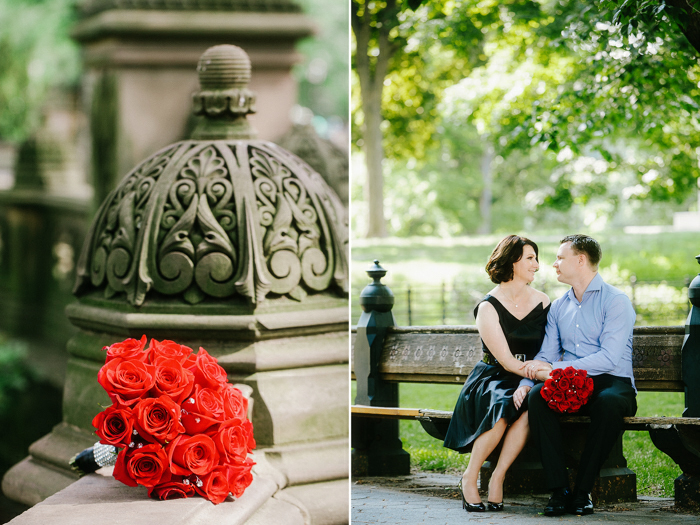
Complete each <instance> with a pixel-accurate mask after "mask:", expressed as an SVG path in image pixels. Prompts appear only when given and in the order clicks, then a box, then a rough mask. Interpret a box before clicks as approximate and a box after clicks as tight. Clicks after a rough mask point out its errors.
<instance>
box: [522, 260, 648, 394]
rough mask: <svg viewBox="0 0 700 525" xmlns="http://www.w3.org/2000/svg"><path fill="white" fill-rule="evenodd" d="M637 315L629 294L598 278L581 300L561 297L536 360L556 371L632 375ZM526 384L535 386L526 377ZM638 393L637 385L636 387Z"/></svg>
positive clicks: (570, 295)
mask: <svg viewBox="0 0 700 525" xmlns="http://www.w3.org/2000/svg"><path fill="white" fill-rule="evenodd" d="M635 318H636V314H635V313H634V308H632V303H631V302H630V300H629V298H628V297H627V296H626V295H625V294H624V292H622V291H620V290H618V289H617V288H615V287H614V286H611V285H609V284H607V283H606V282H605V281H603V278H602V277H601V276H600V274H598V273H597V274H596V275H595V277H594V278H593V280H592V281H591V282H590V284H589V285H588V288H586V291H585V292H584V294H583V300H582V301H581V302H579V301H578V299H576V295H575V294H574V289H573V288H571V289H570V290H569V291H568V292H567V293H565V294H564V295H563V296H562V297H560V298H559V299H556V300H555V301H554V302H553V303H552V306H551V308H550V310H549V315H548V316H547V328H546V334H545V336H544V341H543V342H542V347H541V348H540V351H539V352H538V354H537V355H536V356H535V359H538V360H540V361H546V362H548V363H551V365H552V367H553V368H566V367H567V366H573V367H574V368H577V369H582V370H587V371H588V374H589V375H591V376H597V375H600V374H610V375H614V376H618V377H629V378H630V379H631V380H632V386H633V387H634V376H633V373H632V329H633V327H634V321H635ZM520 384H521V385H528V386H532V385H533V382H532V381H531V380H530V379H527V378H524V379H523V380H522V381H521V382H520ZM635 390H636V387H635Z"/></svg>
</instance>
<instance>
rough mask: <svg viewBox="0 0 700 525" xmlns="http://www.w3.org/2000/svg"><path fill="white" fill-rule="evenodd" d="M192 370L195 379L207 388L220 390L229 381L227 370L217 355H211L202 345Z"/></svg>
mask: <svg viewBox="0 0 700 525" xmlns="http://www.w3.org/2000/svg"><path fill="white" fill-rule="evenodd" d="M192 371H193V372H194V379H195V381H196V382H197V383H199V384H200V385H202V386H203V387H205V388H211V389H213V390H219V389H220V388H221V386H222V385H223V384H225V383H226V382H227V381H228V376H227V375H226V370H224V369H223V368H221V366H220V365H219V362H218V361H217V360H216V357H212V356H210V355H209V353H208V352H207V351H206V350H205V349H204V348H202V347H201V346H200V347H199V352H198V353H197V359H196V361H195V366H194V368H193V369H192Z"/></svg>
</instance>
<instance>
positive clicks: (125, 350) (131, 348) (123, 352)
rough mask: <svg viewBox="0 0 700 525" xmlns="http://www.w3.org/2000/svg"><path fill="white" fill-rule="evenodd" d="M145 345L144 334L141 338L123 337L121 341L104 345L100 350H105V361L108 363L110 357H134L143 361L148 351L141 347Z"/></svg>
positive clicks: (126, 358) (129, 358)
mask: <svg viewBox="0 0 700 525" xmlns="http://www.w3.org/2000/svg"><path fill="white" fill-rule="evenodd" d="M145 346H146V336H145V335H144V336H142V337H141V340H137V339H125V340H124V341H122V342H121V343H114V344H113V345H110V346H105V347H104V348H102V350H107V357H106V359H105V362H106V363H108V362H109V361H111V360H112V359H116V358H122V359H125V360H131V359H135V360H137V361H144V360H145V359H146V357H148V353H147V352H144V351H143V349H144V347H145Z"/></svg>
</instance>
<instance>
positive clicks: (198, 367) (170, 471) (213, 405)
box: [92, 335, 255, 504]
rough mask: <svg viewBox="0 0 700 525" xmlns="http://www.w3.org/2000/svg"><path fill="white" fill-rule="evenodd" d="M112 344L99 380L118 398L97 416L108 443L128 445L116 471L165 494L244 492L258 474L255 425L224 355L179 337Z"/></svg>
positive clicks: (218, 498)
mask: <svg viewBox="0 0 700 525" xmlns="http://www.w3.org/2000/svg"><path fill="white" fill-rule="evenodd" d="M104 350H106V351H107V358H106V362H105V364H104V366H103V367H102V368H101V369H100V371H99V373H98V374H97V381H98V382H99V383H100V385H102V387H103V388H104V389H105V390H106V391H107V394H109V397H110V399H111V400H112V405H111V406H109V407H107V408H106V409H105V410H104V411H102V412H100V413H99V414H97V416H95V418H94V419H93V420H92V424H93V426H94V427H95V429H96V433H97V435H98V436H99V437H100V443H102V444H103V445H112V446H114V447H117V448H118V449H120V450H119V452H118V453H117V456H116V464H115V465H114V477H115V479H117V480H119V481H121V482H122V483H124V484H125V485H129V486H132V487H135V486H137V485H142V486H144V487H147V488H148V495H149V496H150V497H152V498H158V499H162V500H164V499H174V498H186V497H189V496H193V495H194V494H199V495H200V496H202V497H204V498H206V499H208V500H209V501H211V502H212V503H215V504H217V503H221V502H222V501H224V500H225V499H226V497H227V496H228V495H229V494H233V495H234V496H235V497H239V496H241V495H242V494H243V491H244V490H245V489H246V487H248V485H250V483H251V482H252V481H253V477H252V475H251V468H252V466H253V465H254V463H253V461H252V460H251V459H250V458H249V457H248V454H249V453H250V452H252V450H253V449H254V448H255V440H254V438H253V425H252V424H251V422H250V421H249V420H248V417H247V412H248V400H247V399H246V398H245V397H244V396H243V394H242V393H241V391H240V390H239V389H237V388H235V387H234V386H233V385H230V384H229V383H228V379H227V376H226V371H225V370H224V369H223V368H222V367H221V366H219V364H218V362H217V360H216V358H214V357H212V356H210V355H209V354H208V353H207V351H206V350H204V349H203V348H200V349H199V352H198V353H197V354H194V353H193V351H192V349H191V348H188V347H186V346H183V345H179V344H177V343H175V342H173V341H160V342H159V341H156V340H155V339H152V340H151V343H150V345H149V346H148V348H146V336H145V335H144V336H143V337H142V338H141V339H140V340H136V339H127V340H125V341H122V342H120V343H115V344H113V345H111V346H109V347H105V348H104ZM97 450H101V449H100V448H99V447H98V445H97V444H96V446H95V458H96V459H97V458H98V453H97ZM112 450H113V449H112ZM97 463H98V465H100V464H102V463H100V462H99V461H98V462H97Z"/></svg>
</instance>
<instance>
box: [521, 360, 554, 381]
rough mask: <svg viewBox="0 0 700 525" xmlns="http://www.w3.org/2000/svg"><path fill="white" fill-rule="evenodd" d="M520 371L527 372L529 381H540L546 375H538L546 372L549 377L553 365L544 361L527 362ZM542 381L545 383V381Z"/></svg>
mask: <svg viewBox="0 0 700 525" xmlns="http://www.w3.org/2000/svg"><path fill="white" fill-rule="evenodd" d="M520 370H523V371H524V372H525V374H526V377H527V378H528V379H540V378H541V377H544V375H543V374H538V372H540V371H543V372H546V375H547V376H549V373H550V372H551V371H552V365H550V364H549V363H546V362H544V361H537V360H532V361H525V362H524V363H523V364H522V365H520ZM545 379H546V377H545ZM541 380H542V381H543V379H541Z"/></svg>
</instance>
